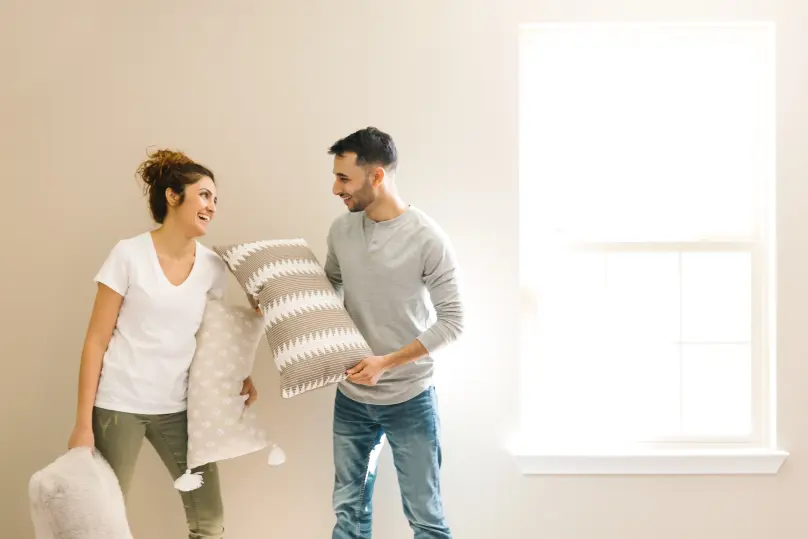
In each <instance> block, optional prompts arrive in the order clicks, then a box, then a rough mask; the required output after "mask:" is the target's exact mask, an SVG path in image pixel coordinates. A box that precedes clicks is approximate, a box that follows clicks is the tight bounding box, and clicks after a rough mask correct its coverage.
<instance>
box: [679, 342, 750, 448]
mask: <svg viewBox="0 0 808 539" xmlns="http://www.w3.org/2000/svg"><path fill="white" fill-rule="evenodd" d="M751 370H752V365H751V354H750V346H749V345H709V344H707V345H684V346H683V347H682V424H683V429H684V434H685V435H711V436H745V435H748V434H749V431H750V428H751V402H752V393H751V391H752V384H751Z"/></svg>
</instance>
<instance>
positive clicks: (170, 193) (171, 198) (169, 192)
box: [166, 187, 180, 206]
mask: <svg viewBox="0 0 808 539" xmlns="http://www.w3.org/2000/svg"><path fill="white" fill-rule="evenodd" d="M179 200H180V197H178V196H177V193H175V192H174V190H173V189H172V188H170V187H166V202H168V205H169V206H176V205H177V203H178V202H179Z"/></svg>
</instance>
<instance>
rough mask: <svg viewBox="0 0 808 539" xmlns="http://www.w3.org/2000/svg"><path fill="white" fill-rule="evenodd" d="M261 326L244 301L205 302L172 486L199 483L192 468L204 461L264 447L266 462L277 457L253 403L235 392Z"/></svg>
mask: <svg viewBox="0 0 808 539" xmlns="http://www.w3.org/2000/svg"><path fill="white" fill-rule="evenodd" d="M263 330H264V322H263V319H262V318H261V316H260V315H259V314H257V313H255V312H254V311H252V310H251V309H250V308H249V307H243V306H233V305H227V304H225V303H224V302H223V301H221V300H211V301H209V302H208V304H207V306H206V308H205V313H204V316H203V318H202V324H201V325H200V328H199V331H198V332H197V348H196V353H195V354H194V358H193V361H192V362H191V369H190V373H189V377H188V455H187V458H188V471H187V472H186V474H185V475H183V476H181V477H180V478H179V479H177V483H176V487H177V488H178V489H180V490H193V489H194V488H197V487H199V486H200V485H201V484H202V477H201V474H200V473H198V472H197V473H192V470H193V469H195V468H197V467H199V466H202V465H204V464H208V463H210V462H218V461H222V460H226V459H232V458H236V457H240V456H243V455H247V454H249V453H254V452H256V451H260V450H262V449H264V448H267V447H271V449H272V451H271V453H270V464H280V462H281V461H282V460H283V458H282V452H281V450H280V448H278V447H277V446H275V445H274V444H273V443H272V442H271V441H270V440H269V437H268V436H267V432H266V430H265V429H264V428H263V427H262V426H261V424H260V423H259V421H258V417H257V415H256V413H255V411H254V409H252V408H251V407H248V406H246V404H245V401H246V399H247V396H246V395H241V394H240V393H241V389H242V385H243V382H244V379H245V378H247V377H248V376H249V375H250V373H251V372H252V368H253V363H254V360H255V354H256V351H257V349H258V344H259V342H260V340H261V336H262V334H263Z"/></svg>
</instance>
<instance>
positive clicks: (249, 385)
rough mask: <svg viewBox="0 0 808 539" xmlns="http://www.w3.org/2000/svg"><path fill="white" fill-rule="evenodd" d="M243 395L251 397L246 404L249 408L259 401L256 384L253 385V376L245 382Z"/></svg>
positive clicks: (242, 387) (242, 390)
mask: <svg viewBox="0 0 808 539" xmlns="http://www.w3.org/2000/svg"><path fill="white" fill-rule="evenodd" d="M241 394H242V395H249V396H248V397H247V401H246V402H245V404H246V405H247V406H249V405H251V404H252V403H254V402H255V401H257V400H258V390H257V389H255V384H253V381H252V376H248V377H247V378H246V379H245V380H244V384H243V385H242V386H241Z"/></svg>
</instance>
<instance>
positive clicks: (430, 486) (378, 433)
mask: <svg viewBox="0 0 808 539" xmlns="http://www.w3.org/2000/svg"><path fill="white" fill-rule="evenodd" d="M439 431H440V419H439V418H438V407H437V398H436V394H435V389H434V388H429V389H427V390H426V391H424V392H423V393H421V394H420V395H418V396H417V397H415V398H413V399H410V400H409V401H407V402H403V403H401V404H394V405H389V406H374V405H368V404H361V403H359V402H356V401H353V400H351V399H349V398H348V397H346V396H345V395H343V394H342V393H341V392H340V391H337V396H336V399H335V402H334V466H335V469H336V474H335V482H334V495H333V503H334V512H335V513H336V516H337V523H336V525H335V526H334V532H333V535H332V536H331V537H332V539H370V537H371V521H372V515H373V485H374V483H375V481H376V466H377V463H378V458H379V453H380V452H381V449H382V446H383V444H384V439H385V438H387V440H388V441H389V442H390V449H391V450H392V452H393V462H394V464H395V467H396V472H397V474H398V485H399V488H400V490H401V501H402V503H403V505H404V514H405V515H406V517H407V520H408V521H409V523H410V527H411V528H412V530H413V532H414V534H415V535H414V537H415V539H451V537H452V535H451V533H450V532H449V528H448V527H447V525H446V520H445V518H444V516H443V502H442V501H441V493H440V477H439V475H440V467H441V458H442V456H441V447H440V432H439Z"/></svg>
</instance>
